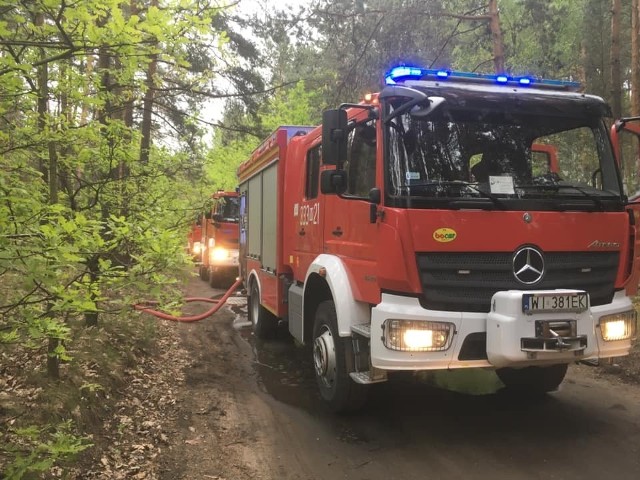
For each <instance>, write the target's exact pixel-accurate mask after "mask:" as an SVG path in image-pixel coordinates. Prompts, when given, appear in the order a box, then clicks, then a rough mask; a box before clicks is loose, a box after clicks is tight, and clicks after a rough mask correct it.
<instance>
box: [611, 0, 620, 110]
mask: <svg viewBox="0 0 640 480" xmlns="http://www.w3.org/2000/svg"><path fill="white" fill-rule="evenodd" d="M621 3H622V0H611V109H612V111H613V117H614V118H619V117H621V116H622V73H621V69H620V10H621Z"/></svg>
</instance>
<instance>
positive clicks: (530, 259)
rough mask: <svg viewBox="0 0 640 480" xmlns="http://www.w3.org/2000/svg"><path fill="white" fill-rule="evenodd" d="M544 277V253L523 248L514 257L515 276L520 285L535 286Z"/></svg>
mask: <svg viewBox="0 0 640 480" xmlns="http://www.w3.org/2000/svg"><path fill="white" fill-rule="evenodd" d="M543 275H544V258H543V257H542V252H540V250H538V249H536V248H533V247H522V248H521V249H519V250H518V251H517V252H516V253H515V254H514V255H513V276H514V277H516V280H518V281H519V282H520V283H524V284H525V285H533V284H534V283H538V282H539V281H540V280H541V279H542V276H543Z"/></svg>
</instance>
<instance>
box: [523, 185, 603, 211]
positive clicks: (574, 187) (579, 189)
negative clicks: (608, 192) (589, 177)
mask: <svg viewBox="0 0 640 480" xmlns="http://www.w3.org/2000/svg"><path fill="white" fill-rule="evenodd" d="M518 188H520V189H522V190H541V191H545V190H551V191H554V192H558V191H559V190H564V189H572V190H575V191H576V192H579V193H580V194H581V195H582V196H583V197H585V198H588V199H589V200H591V201H592V202H593V204H594V206H595V207H597V208H598V209H599V210H604V204H603V203H602V200H601V199H600V198H599V196H598V195H597V194H592V193H589V192H588V191H587V190H585V189H584V188H583V187H579V186H577V185H572V184H567V183H545V184H539V185H538V184H535V185H518V186H517V187H516V189H518Z"/></svg>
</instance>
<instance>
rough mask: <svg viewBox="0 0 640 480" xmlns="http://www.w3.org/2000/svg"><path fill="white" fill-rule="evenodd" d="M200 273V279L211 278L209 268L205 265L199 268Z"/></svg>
mask: <svg viewBox="0 0 640 480" xmlns="http://www.w3.org/2000/svg"><path fill="white" fill-rule="evenodd" d="M198 274H199V275H200V280H202V281H204V282H206V281H208V280H209V269H208V268H207V267H205V266H204V265H200V268H199V269H198Z"/></svg>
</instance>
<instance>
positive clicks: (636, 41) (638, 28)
mask: <svg viewBox="0 0 640 480" xmlns="http://www.w3.org/2000/svg"><path fill="white" fill-rule="evenodd" d="M639 50H640V0H633V1H632V4H631V115H632V116H637V115H640V51H639Z"/></svg>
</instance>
